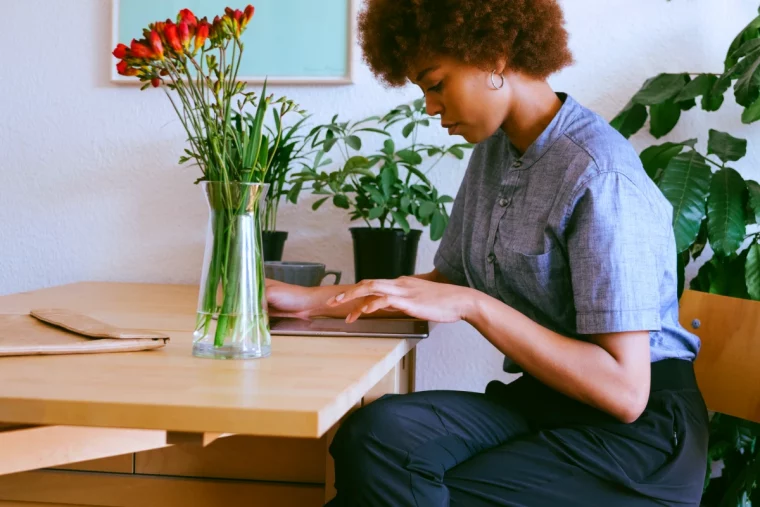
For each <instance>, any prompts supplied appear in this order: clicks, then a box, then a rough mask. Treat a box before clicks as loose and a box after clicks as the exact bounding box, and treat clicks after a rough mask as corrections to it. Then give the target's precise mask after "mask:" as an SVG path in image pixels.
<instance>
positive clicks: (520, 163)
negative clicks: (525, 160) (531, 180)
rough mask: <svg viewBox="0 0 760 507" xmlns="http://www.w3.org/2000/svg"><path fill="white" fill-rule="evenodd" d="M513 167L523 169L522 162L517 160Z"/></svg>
mask: <svg viewBox="0 0 760 507" xmlns="http://www.w3.org/2000/svg"><path fill="white" fill-rule="evenodd" d="M512 167H522V160H515V163H514V164H512Z"/></svg>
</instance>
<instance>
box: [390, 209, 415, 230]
mask: <svg viewBox="0 0 760 507" xmlns="http://www.w3.org/2000/svg"><path fill="white" fill-rule="evenodd" d="M391 215H393V220H395V221H396V223H397V224H398V225H400V226H401V228H402V229H404V232H409V231H410V230H411V227H409V222H408V221H407V220H406V215H404V213H401V212H400V211H396V210H393V211H391Z"/></svg>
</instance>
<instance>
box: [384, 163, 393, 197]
mask: <svg viewBox="0 0 760 507" xmlns="http://www.w3.org/2000/svg"><path fill="white" fill-rule="evenodd" d="M395 182H396V175H395V174H394V172H393V171H392V170H391V169H390V167H389V166H385V167H383V169H382V170H381V171H380V183H381V185H382V189H383V194H384V195H385V198H386V199H389V198H390V196H391V192H392V191H393V184H394V183H395Z"/></svg>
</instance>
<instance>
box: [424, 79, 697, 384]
mask: <svg viewBox="0 0 760 507" xmlns="http://www.w3.org/2000/svg"><path fill="white" fill-rule="evenodd" d="M558 96H559V98H560V99H561V100H563V105H562V107H561V109H560V111H559V113H557V115H556V116H555V117H554V119H553V120H552V122H551V123H550V124H549V126H548V127H547V128H546V130H544V132H543V133H542V134H541V135H540V136H539V137H538V139H536V141H535V142H534V143H533V144H532V145H531V146H530V147H529V148H528V150H527V151H526V152H525V153H524V154H523V155H522V156H521V155H520V154H519V153H518V152H517V150H516V149H515V147H514V146H513V145H512V143H510V142H509V139H508V138H507V136H506V134H505V133H504V132H503V131H502V130H501V129H499V130H498V132H496V134H494V135H493V136H491V137H490V138H489V139H487V140H485V141H483V142H482V143H480V144H478V145H477V146H476V147H475V150H474V151H473V154H472V158H471V159H470V163H469V166H468V168H467V173H466V174H465V176H464V179H463V181H462V185H461V187H460V188H459V192H458V193H457V197H456V200H455V202H454V205H453V208H452V212H451V221H450V222H449V225H448V227H447V229H446V232H445V234H444V236H443V239H442V240H441V244H440V247H439V248H438V252H437V253H436V255H435V267H436V268H437V269H438V271H439V272H441V273H442V274H443V275H444V276H446V277H447V278H448V279H449V280H451V281H452V282H454V283H456V284H459V285H464V286H469V287H473V288H475V289H478V290H480V291H482V292H485V293H487V294H489V295H491V296H493V297H494V298H496V299H499V300H501V301H502V302H504V303H505V304H507V305H509V306H511V307H512V308H514V309H516V310H517V311H519V312H521V313H523V314H524V315H526V316H527V317H529V318H531V319H532V320H534V321H535V322H537V323H538V324H540V325H542V326H544V327H546V328H549V329H551V330H553V331H555V332H557V333H560V334H562V335H565V336H569V337H573V338H577V339H581V340H583V339H584V335H590V334H596V333H608V332H621V331H649V336H650V350H651V360H652V362H655V361H659V360H662V359H667V358H681V359H687V360H693V359H694V358H695V357H696V354H697V352H698V350H699V344H700V342H699V338H697V337H696V336H695V335H693V334H691V333H689V332H688V331H686V330H685V329H684V328H683V327H682V326H681V325H680V324H679V323H678V299H677V290H678V289H677V286H678V282H677V272H676V244H675V236H674V233H673V227H672V217H673V208H672V206H671V205H670V203H669V202H668V201H667V200H666V199H665V197H664V196H663V195H662V193H661V192H660V190H659V189H658V188H657V186H656V185H655V184H654V183H653V182H652V180H651V179H650V178H649V176H647V174H646V172H645V171H644V168H643V167H642V165H641V161H640V160H639V157H638V156H637V154H636V152H635V151H634V149H633V147H632V146H631V145H630V144H629V143H628V141H627V140H626V139H625V138H623V137H622V136H621V135H620V134H619V133H618V132H617V131H616V130H614V129H613V128H612V127H610V126H609V124H608V123H607V122H606V121H605V120H604V119H603V118H601V117H600V116H598V115H597V114H595V113H593V112H592V111H590V110H588V109H586V108H585V107H583V106H581V105H580V104H578V103H577V102H576V101H575V100H573V98H572V97H570V96H567V95H565V94H558ZM510 363H511V361H510V360H509V358H507V359H506V360H505V364H504V367H505V369H506V368H507V367H508V366H509V365H510ZM510 371H512V369H510Z"/></svg>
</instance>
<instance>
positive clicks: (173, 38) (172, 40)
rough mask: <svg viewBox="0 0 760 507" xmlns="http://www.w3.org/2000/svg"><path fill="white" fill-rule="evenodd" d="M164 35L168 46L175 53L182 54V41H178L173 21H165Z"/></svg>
mask: <svg viewBox="0 0 760 507" xmlns="http://www.w3.org/2000/svg"><path fill="white" fill-rule="evenodd" d="M164 37H166V42H168V43H169V46H171V48H172V49H173V50H174V51H175V52H176V53H177V54H180V55H181V54H182V52H183V51H182V49H183V48H182V43H181V42H180V41H179V37H178V36H177V25H175V24H174V23H167V24H166V28H164Z"/></svg>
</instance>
